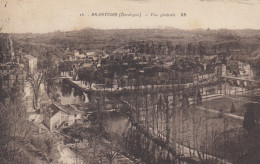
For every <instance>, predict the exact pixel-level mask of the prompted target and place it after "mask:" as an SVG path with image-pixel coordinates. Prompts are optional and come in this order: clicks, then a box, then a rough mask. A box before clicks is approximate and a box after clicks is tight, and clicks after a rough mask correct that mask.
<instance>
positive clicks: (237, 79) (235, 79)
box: [221, 76, 260, 87]
mask: <svg viewBox="0 0 260 164" xmlns="http://www.w3.org/2000/svg"><path fill="white" fill-rule="evenodd" d="M221 78H222V79H224V80H226V81H230V82H232V83H233V84H237V85H243V86H245V87H246V86H251V85H253V84H257V85H260V80H253V79H248V78H242V77H234V76H221Z"/></svg>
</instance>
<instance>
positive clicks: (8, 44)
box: [0, 34, 14, 64]
mask: <svg viewBox="0 0 260 164" xmlns="http://www.w3.org/2000/svg"><path fill="white" fill-rule="evenodd" d="M13 58H14V50H13V43H12V40H11V39H10V36H9V35H8V34H0V63H2V64H3V63H6V62H10V61H11V60H12V59H13Z"/></svg>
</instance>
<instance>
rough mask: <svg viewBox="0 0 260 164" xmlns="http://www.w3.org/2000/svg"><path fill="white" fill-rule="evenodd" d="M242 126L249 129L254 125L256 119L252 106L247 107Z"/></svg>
mask: <svg viewBox="0 0 260 164" xmlns="http://www.w3.org/2000/svg"><path fill="white" fill-rule="evenodd" d="M243 127H244V128H245V129H246V130H247V131H250V130H252V129H254V128H255V127H256V120H255V114H254V110H253V108H248V109H247V110H246V113H245V115H244V121H243Z"/></svg>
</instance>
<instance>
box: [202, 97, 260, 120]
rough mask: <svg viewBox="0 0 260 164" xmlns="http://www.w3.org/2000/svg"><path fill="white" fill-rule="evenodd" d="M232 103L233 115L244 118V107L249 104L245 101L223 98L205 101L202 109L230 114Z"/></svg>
mask: <svg viewBox="0 0 260 164" xmlns="http://www.w3.org/2000/svg"><path fill="white" fill-rule="evenodd" d="M232 103H234V105H235V112H234V113H233V114H234V115H238V116H244V115H245V112H246V110H247V108H246V106H247V105H248V104H250V102H247V101H243V100H238V99H231V98H224V97H223V98H218V99H213V100H209V101H206V102H204V103H203V107H205V108H210V109H213V110H217V111H220V110H221V109H222V110H223V111H224V112H225V113H231V112H230V110H231V106H232ZM259 107H260V104H259Z"/></svg>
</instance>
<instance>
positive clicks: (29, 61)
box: [23, 54, 37, 72]
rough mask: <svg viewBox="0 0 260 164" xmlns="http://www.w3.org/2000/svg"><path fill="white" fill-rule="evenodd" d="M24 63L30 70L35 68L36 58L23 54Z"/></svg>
mask: <svg viewBox="0 0 260 164" xmlns="http://www.w3.org/2000/svg"><path fill="white" fill-rule="evenodd" d="M23 61H24V64H25V66H26V67H27V68H28V69H29V70H30V71H32V72H34V71H36V70H37V58H36V57H34V56H32V55H30V54H28V55H25V56H24V59H23Z"/></svg>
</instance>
